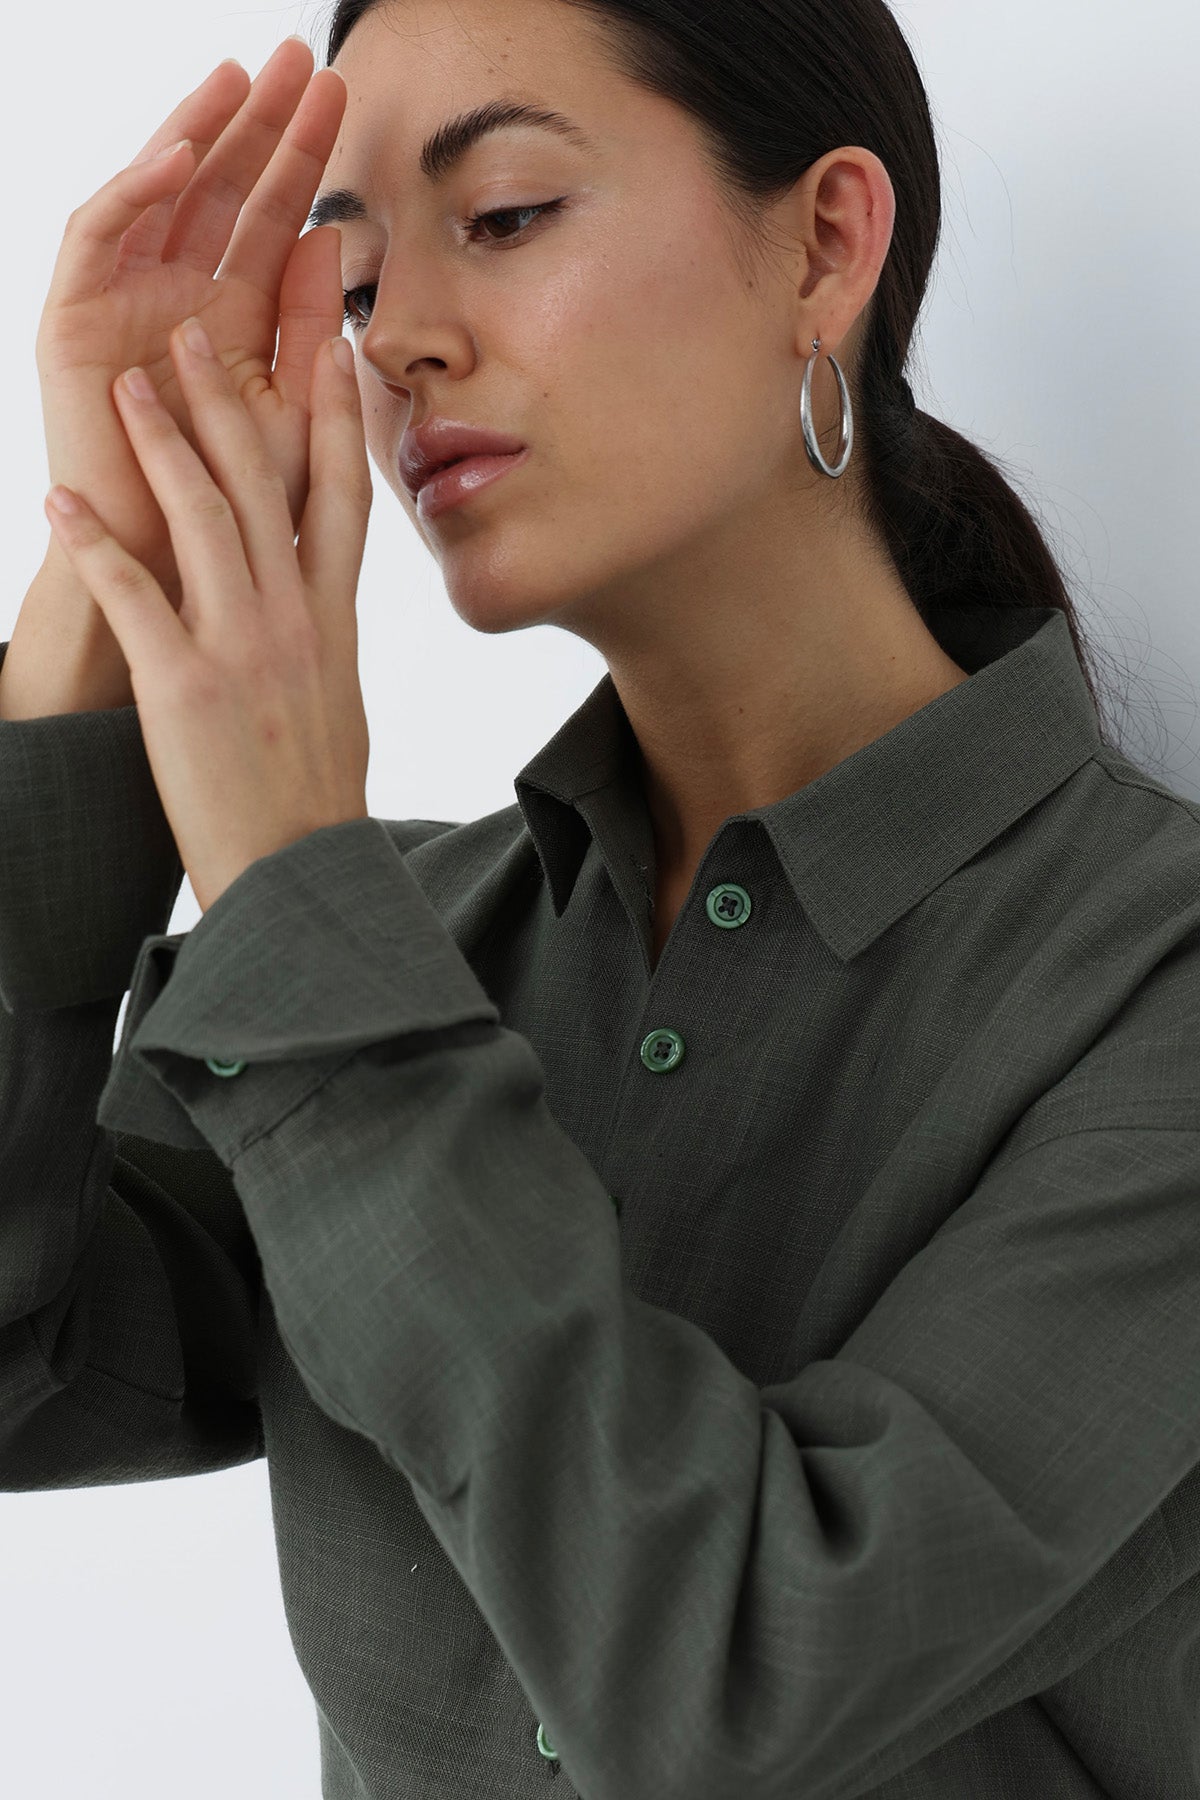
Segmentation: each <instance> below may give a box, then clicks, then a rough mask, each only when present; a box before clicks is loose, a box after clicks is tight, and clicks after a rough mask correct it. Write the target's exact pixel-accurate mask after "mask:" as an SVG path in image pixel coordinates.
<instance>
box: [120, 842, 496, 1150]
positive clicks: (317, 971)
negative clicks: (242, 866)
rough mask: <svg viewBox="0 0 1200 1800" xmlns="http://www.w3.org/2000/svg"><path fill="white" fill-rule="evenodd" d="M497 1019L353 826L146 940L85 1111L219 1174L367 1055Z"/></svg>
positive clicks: (417, 890) (391, 868)
mask: <svg viewBox="0 0 1200 1800" xmlns="http://www.w3.org/2000/svg"><path fill="white" fill-rule="evenodd" d="M499 1020H500V1013H499V1010H498V1008H497V1007H496V1006H495V1005H494V1004H493V1003H492V1001H491V1000H490V999H489V997H488V995H487V993H486V991H485V990H484V988H483V987H482V986H481V985H480V983H479V981H478V979H477V977H476V975H475V973H474V971H473V970H472V968H471V966H470V964H469V963H468V962H467V960H466V958H465V957H464V956H463V954H462V952H461V950H459V948H458V945H457V944H456V943H455V941H454V939H453V938H452V937H451V936H450V933H449V932H448V930H447V929H446V926H445V925H444V924H443V922H442V920H441V918H440V916H439V915H438V913H437V912H435V910H434V908H433V906H432V905H431V903H430V901H429V900H428V899H427V898H426V895H425V893H424V890H423V889H422V888H421V886H420V884H419V882H418V881H417V880H416V877H415V876H414V875H413V874H412V873H411V871H410V869H409V867H408V865H407V863H406V862H405V860H404V856H403V854H402V853H401V851H400V850H399V849H398V848H397V846H396V844H395V842H394V841H393V839H392V837H391V835H390V834H389V832H388V830H387V827H386V825H385V824H384V823H383V822H382V821H381V820H378V819H371V818H368V819H349V820H345V821H343V822H342V823H340V824H337V825H329V826H324V827H322V828H321V829H320V830H318V831H314V832H310V833H309V835H308V836H307V837H304V838H300V839H297V841H296V842H295V843H293V844H289V845H287V846H285V848H284V849H282V850H278V851H276V852H275V853H274V854H273V855H271V856H266V857H262V858H260V859H259V860H258V861H257V862H255V863H252V864H251V865H250V867H249V868H248V869H246V870H244V871H243V872H242V874H241V875H240V876H239V877H238V879H237V880H236V881H234V882H232V883H231V884H230V886H229V887H228V888H226V890H225V892H224V893H223V894H222V895H221V896H220V897H219V899H218V900H216V901H215V902H214V904H213V905H212V906H211V907H210V908H209V909H208V911H207V912H206V913H205V914H204V916H203V918H202V919H201V920H200V922H199V923H198V924H197V925H195V926H194V927H193V928H192V930H191V931H190V932H189V933H187V934H186V936H181V935H177V936H174V937H163V936H157V937H153V938H150V939H148V940H147V941H146V942H145V943H144V944H143V945H142V949H141V953H140V956H139V958H138V964H137V968H136V970H135V972H134V981H133V987H132V989H131V992H130V997H129V1005H128V1007H127V1009H126V1015H125V1022H124V1029H123V1032H122V1037H121V1042H120V1044H119V1046H118V1049H117V1052H116V1055H115V1057H114V1059H113V1065H112V1070H111V1072H110V1075H109V1079H108V1082H107V1084H106V1086H105V1088H104V1090H103V1092H102V1094H101V1096H100V1102H99V1106H98V1109H97V1115H96V1116H97V1120H98V1122H99V1124H101V1125H103V1126H105V1127H107V1128H108V1129H109V1130H112V1131H121V1132H129V1133H132V1134H133V1135H135V1136H138V1137H149V1138H153V1139H156V1140H158V1141H160V1142H164V1143H172V1144H178V1145H179V1146H180V1147H184V1148H193V1147H195V1146H196V1145H197V1144H198V1143H207V1144H208V1145H210V1146H211V1148H212V1149H213V1150H214V1151H215V1152H216V1154H217V1155H218V1156H219V1157H220V1159H221V1161H222V1162H223V1163H224V1164H225V1165H226V1167H227V1168H229V1167H231V1166H232V1164H233V1162H234V1161H235V1159H236V1158H237V1156H238V1155H239V1154H240V1153H241V1152H242V1151H243V1150H245V1149H246V1148H247V1147H248V1145H250V1144H252V1143H254V1142H255V1140H256V1139H257V1138H260V1137H262V1136H263V1134H264V1133H266V1132H268V1131H270V1130H272V1129H273V1127H274V1126H276V1125H277V1124H278V1123H279V1121H280V1120H281V1119H282V1118H283V1117H284V1116H285V1115H286V1114H287V1113H289V1112H291V1111H292V1110H293V1109H294V1108H295V1107H297V1106H299V1105H300V1104H301V1103H302V1102H303V1101H305V1100H306V1099H308V1098H309V1096H310V1095H312V1094H313V1093H315V1092H316V1090H317V1089H318V1088H320V1087H322V1086H324V1084H325V1083H326V1082H327V1081H328V1080H329V1079H330V1077H331V1076H332V1075H334V1074H336V1072H337V1071H338V1069H340V1068H341V1067H342V1066H343V1064H345V1063H346V1062H348V1061H349V1060H350V1059H351V1058H352V1057H353V1056H354V1055H355V1054H356V1052H357V1051H359V1050H361V1049H362V1048H364V1047H365V1046H366V1045H369V1044H378V1043H382V1042H384V1041H386V1040H388V1039H392V1038H396V1037H400V1036H405V1035H408V1034H411V1033H413V1032H430V1031H441V1030H444V1029H446V1028H448V1027H451V1026H456V1025H461V1024H464V1023H467V1022H474V1021H483V1022H487V1023H490V1024H494V1025H498V1024H499ZM213 1065H216V1066H215V1067H214V1066H213ZM222 1071H228V1072H227V1073H222Z"/></svg>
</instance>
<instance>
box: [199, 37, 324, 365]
mask: <svg viewBox="0 0 1200 1800" xmlns="http://www.w3.org/2000/svg"><path fill="white" fill-rule="evenodd" d="M346 96H347V88H346V83H345V80H344V79H343V77H342V76H341V75H340V74H339V72H338V71H337V70H336V69H319V70H318V71H317V73H316V74H315V75H314V76H313V77H312V79H311V81H310V82H309V84H308V87H307V90H306V91H305V94H304V98H303V99H302V101H301V102H300V105H299V106H298V107H297V108H296V111H295V116H294V118H293V119H292V121H291V123H290V125H289V126H288V128H287V130H286V132H284V134H283V137H282V138H281V139H280V140H279V142H278V147H277V148H276V147H275V145H274V144H273V145H272V146H271V148H272V149H273V150H274V155H272V156H271V158H270V162H269V165H268V166H267V169H266V173H265V174H264V175H263V177H262V179H261V180H260V181H259V182H258V185H257V186H256V187H255V189H254V192H253V193H252V194H251V196H250V198H249V200H248V202H247V203H246V205H245V206H244V207H243V208H242V212H241V217H240V218H239V219H237V222H236V227H235V226H234V221H233V219H229V220H228V222H227V223H225V225H224V230H225V237H224V240H223V244H222V248H224V245H225V244H228V250H227V252H226V254H225V260H224V262H223V263H222V265H221V274H222V275H227V276H230V277H232V278H234V279H235V280H238V281H244V282H247V283H248V284H249V285H250V286H251V287H255V288H257V289H258V290H259V292H260V293H262V294H265V295H266V296H267V297H268V299H269V300H270V301H271V303H272V305H273V306H274V307H275V308H276V310H278V298H279V287H280V282H281V281H282V279H283V272H284V269H285V268H286V267H287V262H288V258H289V257H290V256H291V254H292V251H293V250H294V249H295V248H296V240H297V238H298V237H299V236H300V233H301V231H302V230H303V229H304V227H305V225H306V224H307V222H308V216H309V212H310V210H311V208H312V203H313V199H314V196H315V195H316V191H317V189H318V187H319V186H320V184H321V177H322V175H323V174H324V173H325V166H326V164H327V163H328V161H329V158H330V156H331V155H332V154H333V147H334V145H335V143H336V142H337V136H338V132H339V131H340V129H341V124H342V119H343V116H344V114H345V111H346ZM264 160H265V159H264ZM259 167H260V168H261V167H262V163H261V162H260V163H259ZM231 228H232V229H233V236H232V238H230V236H229V231H230V229H231ZM212 266H213V267H215V264H214V265H212ZM335 329H336V327H335Z"/></svg>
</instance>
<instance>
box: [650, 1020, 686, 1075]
mask: <svg viewBox="0 0 1200 1800" xmlns="http://www.w3.org/2000/svg"><path fill="white" fill-rule="evenodd" d="M686 1054H687V1045H686V1044H685V1043H684V1041H683V1039H682V1038H681V1037H680V1035H679V1033H678V1032H677V1031H652V1032H651V1033H650V1036H649V1037H648V1038H647V1039H646V1041H645V1043H644V1044H643V1045H642V1061H643V1062H644V1063H645V1065H646V1067H647V1068H648V1069H650V1070H652V1071H653V1073H654V1074H655V1075H669V1074H670V1073H671V1070H672V1069H677V1068H678V1067H679V1065H680V1063H681V1062H682V1061H683V1059H684V1056H685V1055H686Z"/></svg>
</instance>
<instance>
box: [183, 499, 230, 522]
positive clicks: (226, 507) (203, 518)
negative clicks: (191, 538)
mask: <svg viewBox="0 0 1200 1800" xmlns="http://www.w3.org/2000/svg"><path fill="white" fill-rule="evenodd" d="M189 510H190V512H191V514H192V517H193V518H194V519H195V520H196V521H197V522H198V523H199V524H201V525H224V524H226V523H227V522H228V521H229V520H230V519H232V518H233V508H232V507H231V506H230V504H229V502H228V500H227V499H226V498H225V496H224V494H222V493H220V492H216V493H213V492H209V491H205V492H202V493H199V494H195V495H194V496H193V497H192V502H191V506H190V508H189Z"/></svg>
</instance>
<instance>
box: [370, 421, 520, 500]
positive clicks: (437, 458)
mask: <svg viewBox="0 0 1200 1800" xmlns="http://www.w3.org/2000/svg"><path fill="white" fill-rule="evenodd" d="M525 448H526V446H525V444H523V443H522V442H521V440H520V438H515V437H509V436H508V435H507V434H506V433H504V432H499V431H488V430H485V429H484V428H483V427H482V426H477V425H465V424H462V423H460V422H458V421H457V420H454V419H437V418H433V419H427V420H426V422H425V424H424V425H421V426H418V427H417V429H416V430H409V431H406V432H405V433H404V436H403V438H402V439H401V440H400V459H399V460H400V477H401V480H402V481H403V482H404V485H405V487H406V488H407V489H408V492H409V493H410V494H411V495H412V497H413V499H414V500H415V499H416V498H417V495H418V494H419V493H420V491H421V489H422V488H423V487H424V486H425V483H426V482H427V481H429V479H430V478H431V477H432V476H433V475H436V474H437V472H438V471H439V470H440V469H448V468H451V467H452V466H453V465H454V464H455V463H460V462H466V461H468V460H469V459H470V458H471V457H475V456H516V455H518V454H519V453H520V451H522V450H524V449H525Z"/></svg>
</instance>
